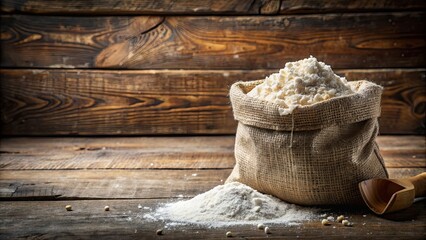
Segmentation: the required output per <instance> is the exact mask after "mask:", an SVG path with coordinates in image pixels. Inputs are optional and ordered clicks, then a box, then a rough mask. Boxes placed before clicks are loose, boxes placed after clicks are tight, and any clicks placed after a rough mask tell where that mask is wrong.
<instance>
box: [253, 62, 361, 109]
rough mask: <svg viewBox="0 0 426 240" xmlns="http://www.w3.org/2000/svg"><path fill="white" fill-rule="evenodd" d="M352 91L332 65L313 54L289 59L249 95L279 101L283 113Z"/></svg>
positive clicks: (277, 102)
mask: <svg viewBox="0 0 426 240" xmlns="http://www.w3.org/2000/svg"><path fill="white" fill-rule="evenodd" d="M351 93H353V91H352V90H351V88H350V86H349V85H348V83H347V81H346V79H345V78H344V77H339V76H337V75H336V74H334V72H333V70H332V69H331V67H330V66H329V65H326V64H325V63H323V62H318V61H317V59H316V58H314V57H312V56H311V57H309V58H306V59H303V60H300V61H296V62H288V63H286V64H285V68H283V69H281V70H280V71H279V73H274V74H271V75H270V76H269V77H266V79H265V81H264V82H263V83H261V84H259V85H257V86H256V87H255V88H253V89H252V90H251V91H250V92H249V93H247V95H248V96H250V97H256V98H259V99H262V100H266V101H270V102H273V103H275V104H278V105H279V106H280V109H279V111H280V114H281V115H287V114H290V113H292V112H293V110H294V109H295V108H297V107H299V106H306V105H312V104H315V103H319V102H322V101H325V100H328V99H330V98H333V97H339V96H344V95H348V94H351Z"/></svg>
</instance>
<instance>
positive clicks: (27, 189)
mask: <svg viewBox="0 0 426 240" xmlns="http://www.w3.org/2000/svg"><path fill="white" fill-rule="evenodd" d="M231 170H232V169H218V170H165V169H162V170H50V171H45V170H31V171H1V172H0V174H1V175H0V198H2V199H3V200H5V199H7V198H11V199H18V198H24V199H35V198H44V199H58V198H67V199H68V198H70V199H92V198H108V199H115V198H125V199H126V198H173V197H175V198H177V197H179V196H185V197H192V196H194V195H196V194H199V193H201V192H204V191H207V190H209V189H211V188H213V187H214V186H217V185H219V184H223V183H224V181H225V180H226V178H227V177H228V176H229V174H230V173H231Z"/></svg>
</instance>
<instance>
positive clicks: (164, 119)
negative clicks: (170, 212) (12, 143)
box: [0, 68, 426, 135]
mask: <svg viewBox="0 0 426 240" xmlns="http://www.w3.org/2000/svg"><path fill="white" fill-rule="evenodd" d="M274 71H277V70H267V69H263V70H252V71H244V70H158V71H149V70H137V71H132V70H128V71H110V70H102V71H101V70H62V69H52V70H43V69H37V70H34V69H1V70H0V79H1V80H0V93H1V94H0V96H1V97H0V100H1V104H2V105H3V106H5V107H3V108H2V109H1V111H2V118H1V122H2V124H1V125H2V127H1V128H0V129H1V133H2V134H8V135H60V134H63V135H67V134H78V135H105V134H114V135H116V134H119V135H120V134H123V135H129V134H233V133H235V129H236V122H235V121H234V119H233V115H232V109H231V105H230V102H229V97H228V95H229V87H230V85H231V84H232V83H234V82H236V81H238V80H255V79H261V78H264V77H265V76H267V75H269V74H271V73H272V72H274ZM337 73H338V74H340V75H342V76H346V77H347V79H348V80H360V79H368V80H371V81H373V82H376V83H377V84H380V85H382V86H384V92H383V96H382V117H381V118H380V119H379V121H380V131H381V133H382V134H386V133H388V134H389V133H399V134H401V133H411V134H413V133H414V134H423V133H425V132H426V130H425V129H426V128H425V124H424V123H425V121H426V113H425V112H424V111H423V107H422V106H423V105H424V104H425V99H424V96H425V95H426V79H425V76H426V69H424V68H421V69H370V70H368V69H357V70H350V69H346V70H337Z"/></svg>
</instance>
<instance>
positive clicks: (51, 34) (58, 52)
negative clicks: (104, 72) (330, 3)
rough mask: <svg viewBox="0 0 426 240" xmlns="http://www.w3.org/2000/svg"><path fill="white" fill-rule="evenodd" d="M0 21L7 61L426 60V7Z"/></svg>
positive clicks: (344, 63) (338, 64) (79, 64)
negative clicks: (388, 10) (392, 10)
mask: <svg viewBox="0 0 426 240" xmlns="http://www.w3.org/2000/svg"><path fill="white" fill-rule="evenodd" d="M1 21H2V25H1V26H2V33H1V42H0V44H1V45H0V46H1V49H0V50H1V55H0V57H1V66H3V67H31V68H37V67H41V68H114V69H164V68H167V69H278V68H281V67H282V66H283V65H284V63H285V62H287V61H294V60H298V59H300V58H304V57H308V56H309V55H314V56H316V57H318V58H319V60H322V61H325V62H327V63H328V64H331V65H332V66H333V67H334V68H335V69H337V68H351V69H353V68H386V67H424V66H425V65H426V56H425V55H424V54H422V52H426V42H425V38H426V32H425V31H423V29H424V26H423V22H424V21H425V14H424V13H423V12H402V13H376V14H370V13H359V14H325V15H324V14H323V15H292V16H267V17H266V16H259V17H215V16H209V17H190V16H174V17H160V16H155V17H152V16H137V17H131V16H127V17H124V16H123V17H66V16H62V17H59V16H34V15H4V16H2V17H1ZM52 53H53V54H52Z"/></svg>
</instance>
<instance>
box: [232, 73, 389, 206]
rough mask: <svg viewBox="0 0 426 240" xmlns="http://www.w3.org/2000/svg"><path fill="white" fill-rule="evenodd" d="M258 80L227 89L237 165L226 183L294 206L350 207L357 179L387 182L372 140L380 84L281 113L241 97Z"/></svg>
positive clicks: (357, 200) (356, 193)
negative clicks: (234, 124) (234, 122)
mask: <svg viewBox="0 0 426 240" xmlns="http://www.w3.org/2000/svg"><path fill="white" fill-rule="evenodd" d="M261 82H262V81H251V82H237V83H235V84H233V85H232V87H231V91H230V97H231V103H232V107H233V111H234V117H235V119H236V120H237V121H238V129H237V134H236V142H235V158H236V162H237V163H236V165H235V167H234V169H233V171H232V173H231V175H230V176H229V178H228V179H227V182H231V181H239V182H242V183H244V184H246V185H248V186H251V187H252V188H254V189H257V190H258V191H260V192H263V193H267V194H271V195H274V196H276V197H278V198H280V199H282V200H284V201H287V202H290V203H296V204H301V205H324V204H357V203H361V202H362V199H361V196H360V193H359V190H358V186H357V184H358V183H359V182H360V181H363V180H366V179H370V178H387V177H388V174H387V172H386V169H385V167H384V164H383V159H382V157H381V155H380V152H379V149H378V146H377V144H376V142H375V137H376V136H377V133H378V122H377V117H379V115H380V96H381V93H382V87H380V86H378V85H376V84H374V83H371V82H368V81H356V82H350V84H352V85H354V86H355V89H357V90H356V93H355V94H351V95H349V96H345V97H337V98H333V99H330V100H328V101H324V102H321V103H317V104H314V105H311V106H304V107H300V108H297V109H295V110H294V112H293V113H292V114H290V115H285V116H280V115H279V113H278V108H279V106H278V105H276V104H274V103H271V102H267V101H263V100H259V99H256V98H253V97H249V96H247V95H246V93H247V92H249V91H250V90H251V89H252V88H253V87H254V86H256V85H257V84H259V83H261Z"/></svg>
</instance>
